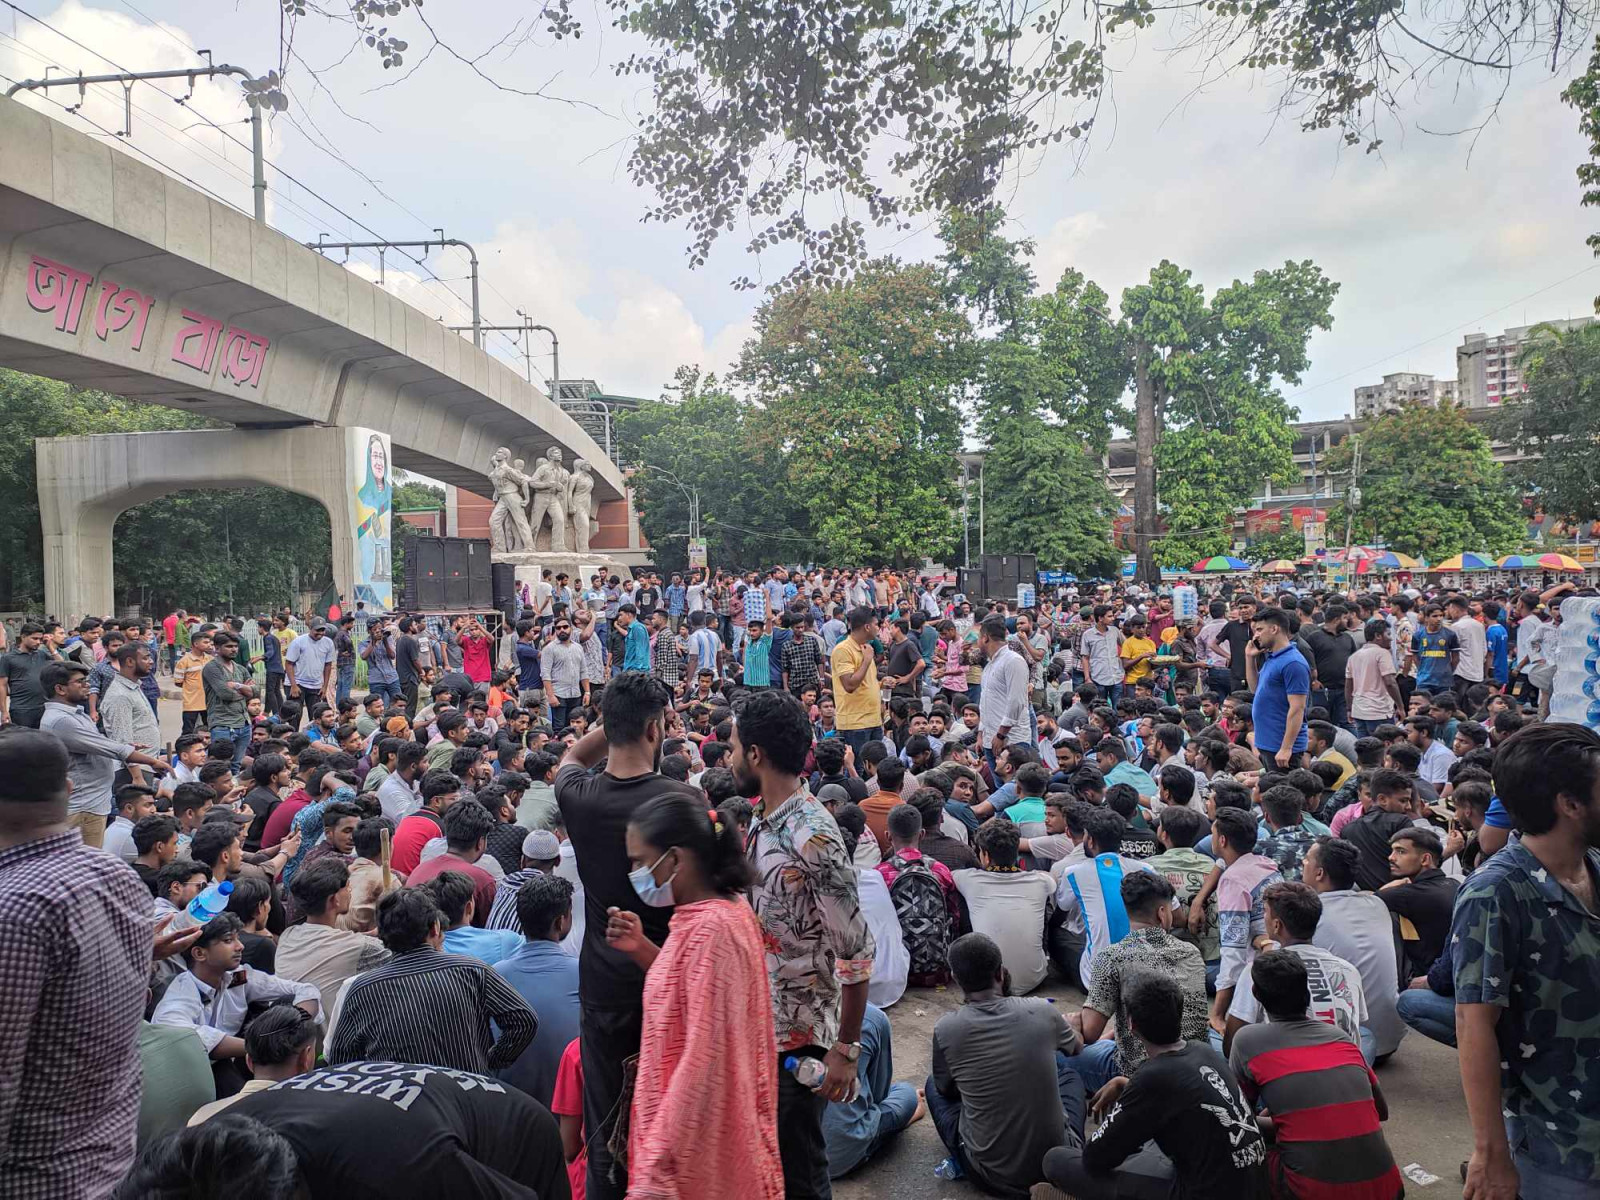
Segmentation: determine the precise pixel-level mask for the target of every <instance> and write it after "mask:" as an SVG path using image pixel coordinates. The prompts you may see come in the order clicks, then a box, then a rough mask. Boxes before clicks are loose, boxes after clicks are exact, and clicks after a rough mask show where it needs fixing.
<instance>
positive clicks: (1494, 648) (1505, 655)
mask: <svg viewBox="0 0 1600 1200" xmlns="http://www.w3.org/2000/svg"><path fill="white" fill-rule="evenodd" d="M1484 633H1485V636H1486V637H1487V638H1488V639H1489V653H1490V655H1491V656H1492V657H1493V660H1494V678H1495V682H1496V683H1499V684H1505V683H1506V682H1507V681H1508V680H1509V679H1510V678H1511V658H1510V653H1509V650H1510V646H1511V638H1510V635H1508V634H1507V633H1506V627H1505V626H1504V625H1502V624H1500V622H1499V621H1490V622H1489V625H1488V628H1487V629H1485V631H1484Z"/></svg>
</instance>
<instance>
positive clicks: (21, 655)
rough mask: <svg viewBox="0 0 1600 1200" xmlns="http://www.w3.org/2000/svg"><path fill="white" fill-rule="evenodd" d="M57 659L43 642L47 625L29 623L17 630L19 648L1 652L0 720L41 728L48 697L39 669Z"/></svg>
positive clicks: (31, 727) (30, 727)
mask: <svg viewBox="0 0 1600 1200" xmlns="http://www.w3.org/2000/svg"><path fill="white" fill-rule="evenodd" d="M55 661H56V656H55V655H54V654H52V653H51V652H50V651H49V650H48V649H47V648H46V647H45V644H44V626H42V625H34V624H31V623H28V624H24V625H23V626H22V628H20V629H19V630H18V631H17V646H16V649H15V650H11V651H9V652H8V653H6V654H3V655H0V721H8V722H10V723H11V724H13V725H23V726H26V727H27V728H29V729H37V728H39V722H40V720H42V719H43V717H44V706H45V701H46V699H47V697H46V696H45V693H44V690H43V688H41V687H40V685H39V672H40V671H41V670H43V669H44V668H45V667H46V666H48V665H49V664H50V663H53V662H55Z"/></svg>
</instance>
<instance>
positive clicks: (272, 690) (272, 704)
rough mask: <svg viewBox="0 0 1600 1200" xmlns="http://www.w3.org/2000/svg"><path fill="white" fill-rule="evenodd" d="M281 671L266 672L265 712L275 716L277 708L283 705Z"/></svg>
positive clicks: (282, 677)
mask: <svg viewBox="0 0 1600 1200" xmlns="http://www.w3.org/2000/svg"><path fill="white" fill-rule="evenodd" d="M283 679H284V676H283V672H281V671H268V672H267V696H266V701H267V713H268V715H270V716H273V717H276V716H277V715H278V710H279V709H280V708H282V707H283Z"/></svg>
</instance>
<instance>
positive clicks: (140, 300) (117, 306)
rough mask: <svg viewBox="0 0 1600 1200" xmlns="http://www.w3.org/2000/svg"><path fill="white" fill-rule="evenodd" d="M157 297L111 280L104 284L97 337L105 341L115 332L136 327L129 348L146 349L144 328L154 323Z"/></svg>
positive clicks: (96, 323)
mask: <svg viewBox="0 0 1600 1200" xmlns="http://www.w3.org/2000/svg"><path fill="white" fill-rule="evenodd" d="M155 302H156V298H155V297H154V296H147V295H145V294H144V293H143V292H141V291H139V290H138V289H137V288H125V287H123V286H122V285H121V284H116V283H112V282H110V281H109V280H106V279H102V280H101V281H100V302H99V304H97V305H96V306H95V310H94V335H95V337H97V338H99V339H100V340H101V341H102V342H103V341H105V340H106V338H107V337H108V336H109V335H110V334H112V333H115V332H119V331H121V330H123V329H128V328H130V327H131V328H132V330H133V332H132V334H131V336H130V338H129V345H131V346H132V347H133V349H135V350H138V349H141V348H142V347H143V346H144V327H145V324H146V323H147V322H148V321H149V320H150V308H151V306H152V305H153V304H155Z"/></svg>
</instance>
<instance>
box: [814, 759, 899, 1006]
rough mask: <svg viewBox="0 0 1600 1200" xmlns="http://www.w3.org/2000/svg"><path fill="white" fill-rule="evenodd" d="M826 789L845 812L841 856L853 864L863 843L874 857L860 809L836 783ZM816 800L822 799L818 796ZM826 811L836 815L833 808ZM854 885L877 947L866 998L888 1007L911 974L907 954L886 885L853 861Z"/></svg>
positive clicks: (874, 872)
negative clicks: (850, 860)
mask: <svg viewBox="0 0 1600 1200" xmlns="http://www.w3.org/2000/svg"><path fill="white" fill-rule="evenodd" d="M829 788H832V789H833V790H834V791H835V792H837V793H838V794H839V796H838V798H836V799H834V800H833V803H834V804H836V805H837V806H838V807H840V808H845V809H846V812H845V816H844V819H843V820H842V821H840V822H839V834H840V836H841V837H842V838H843V839H844V849H845V853H846V854H848V855H850V856H851V859H852V861H855V855H856V852H857V850H858V849H859V848H860V846H861V845H862V844H863V843H867V844H870V845H871V846H872V849H873V854H874V857H876V855H877V842H876V840H875V839H873V838H872V837H864V836H862V835H863V833H864V832H865V830H866V818H865V816H864V815H863V814H862V812H861V809H860V808H859V807H858V806H856V805H852V804H850V803H849V797H848V793H846V792H845V790H844V788H842V787H840V786H839V785H838V784H836V783H835V784H824V785H823V787H822V789H821V790H822V791H823V792H826V791H827V790H828V789H829ZM819 799H823V797H821V796H820V795H819ZM824 802H825V803H826V802H827V801H826V800H824ZM851 810H854V811H851ZM829 811H833V812H835V815H836V816H837V810H836V809H830V810H829ZM856 883H857V890H858V892H859V893H860V897H861V915H862V916H863V917H865V918H866V921H867V928H868V929H870V930H872V940H873V942H874V943H875V944H876V946H877V950H876V952H875V954H874V957H873V960H872V979H871V980H870V981H869V982H868V984H867V999H868V1000H870V1001H871V1002H872V1003H873V1004H876V1005H877V1006H878V1007H879V1008H888V1007H889V1006H890V1005H891V1004H894V1003H895V1002H896V1001H898V1000H899V999H900V997H901V996H903V995H905V992H906V980H907V979H908V978H909V977H910V975H911V955H910V954H909V953H908V952H907V951H906V943H905V936H904V935H903V934H902V933H901V932H900V918H899V917H898V916H897V915H896V914H895V911H894V901H893V900H891V899H889V885H888V884H887V883H885V882H884V881H883V876H882V875H880V874H878V872H877V870H876V869H875V868H874V867H870V866H862V865H861V864H860V863H859V862H856Z"/></svg>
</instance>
